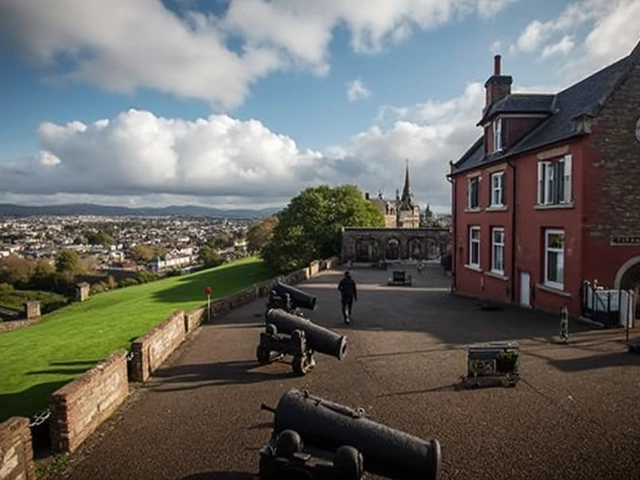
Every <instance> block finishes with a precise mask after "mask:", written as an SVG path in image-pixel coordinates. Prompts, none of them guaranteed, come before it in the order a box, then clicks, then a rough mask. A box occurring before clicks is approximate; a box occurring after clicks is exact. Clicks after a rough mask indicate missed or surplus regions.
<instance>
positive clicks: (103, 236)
mask: <svg viewBox="0 0 640 480" xmlns="http://www.w3.org/2000/svg"><path fill="white" fill-rule="evenodd" d="M85 236H86V238H87V242H88V243H89V245H102V246H103V247H108V246H110V245H113V244H114V243H115V242H114V240H113V237H112V236H111V235H109V234H108V233H106V232H104V231H102V230H98V231H97V232H86V234H85Z"/></svg>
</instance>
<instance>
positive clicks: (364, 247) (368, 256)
mask: <svg viewBox="0 0 640 480" xmlns="http://www.w3.org/2000/svg"><path fill="white" fill-rule="evenodd" d="M355 250H356V258H355V261H356V262H372V261H373V260H374V258H373V255H374V252H373V239H370V238H361V239H359V240H356V245H355Z"/></svg>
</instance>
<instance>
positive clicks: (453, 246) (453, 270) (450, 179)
mask: <svg viewBox="0 0 640 480" xmlns="http://www.w3.org/2000/svg"><path fill="white" fill-rule="evenodd" d="M451 170H453V160H449V171H451ZM445 178H446V179H447V182H449V183H450V184H451V192H452V195H451V293H454V292H455V291H456V252H457V250H456V232H457V228H456V196H457V195H456V193H457V192H456V188H457V185H458V184H457V183H456V184H454V183H453V177H451V173H449V175H447V176H446V177H445Z"/></svg>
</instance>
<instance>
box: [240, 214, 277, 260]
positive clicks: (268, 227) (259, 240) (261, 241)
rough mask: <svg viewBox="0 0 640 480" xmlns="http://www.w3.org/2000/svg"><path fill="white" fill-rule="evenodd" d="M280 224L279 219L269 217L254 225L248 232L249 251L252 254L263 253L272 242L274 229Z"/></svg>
mask: <svg viewBox="0 0 640 480" xmlns="http://www.w3.org/2000/svg"><path fill="white" fill-rule="evenodd" d="M277 224H278V217H276V216H271V217H267V218H265V219H263V220H261V221H259V222H258V223H256V224H255V225H252V226H251V228H249V231H248V232H247V249H248V250H249V251H250V252H251V253H258V252H261V251H262V249H263V248H264V247H265V246H266V245H267V244H268V243H269V241H271V238H272V237H273V229H274V228H275V227H276V225H277Z"/></svg>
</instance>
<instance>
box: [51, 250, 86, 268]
mask: <svg viewBox="0 0 640 480" xmlns="http://www.w3.org/2000/svg"><path fill="white" fill-rule="evenodd" d="M80 269H81V265H80V257H79V256H78V253H77V252H75V251H73V250H66V249H65V250H61V251H60V252H59V253H58V255H57V256H56V271H58V272H60V273H64V272H67V273H76V272H78V271H80Z"/></svg>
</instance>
